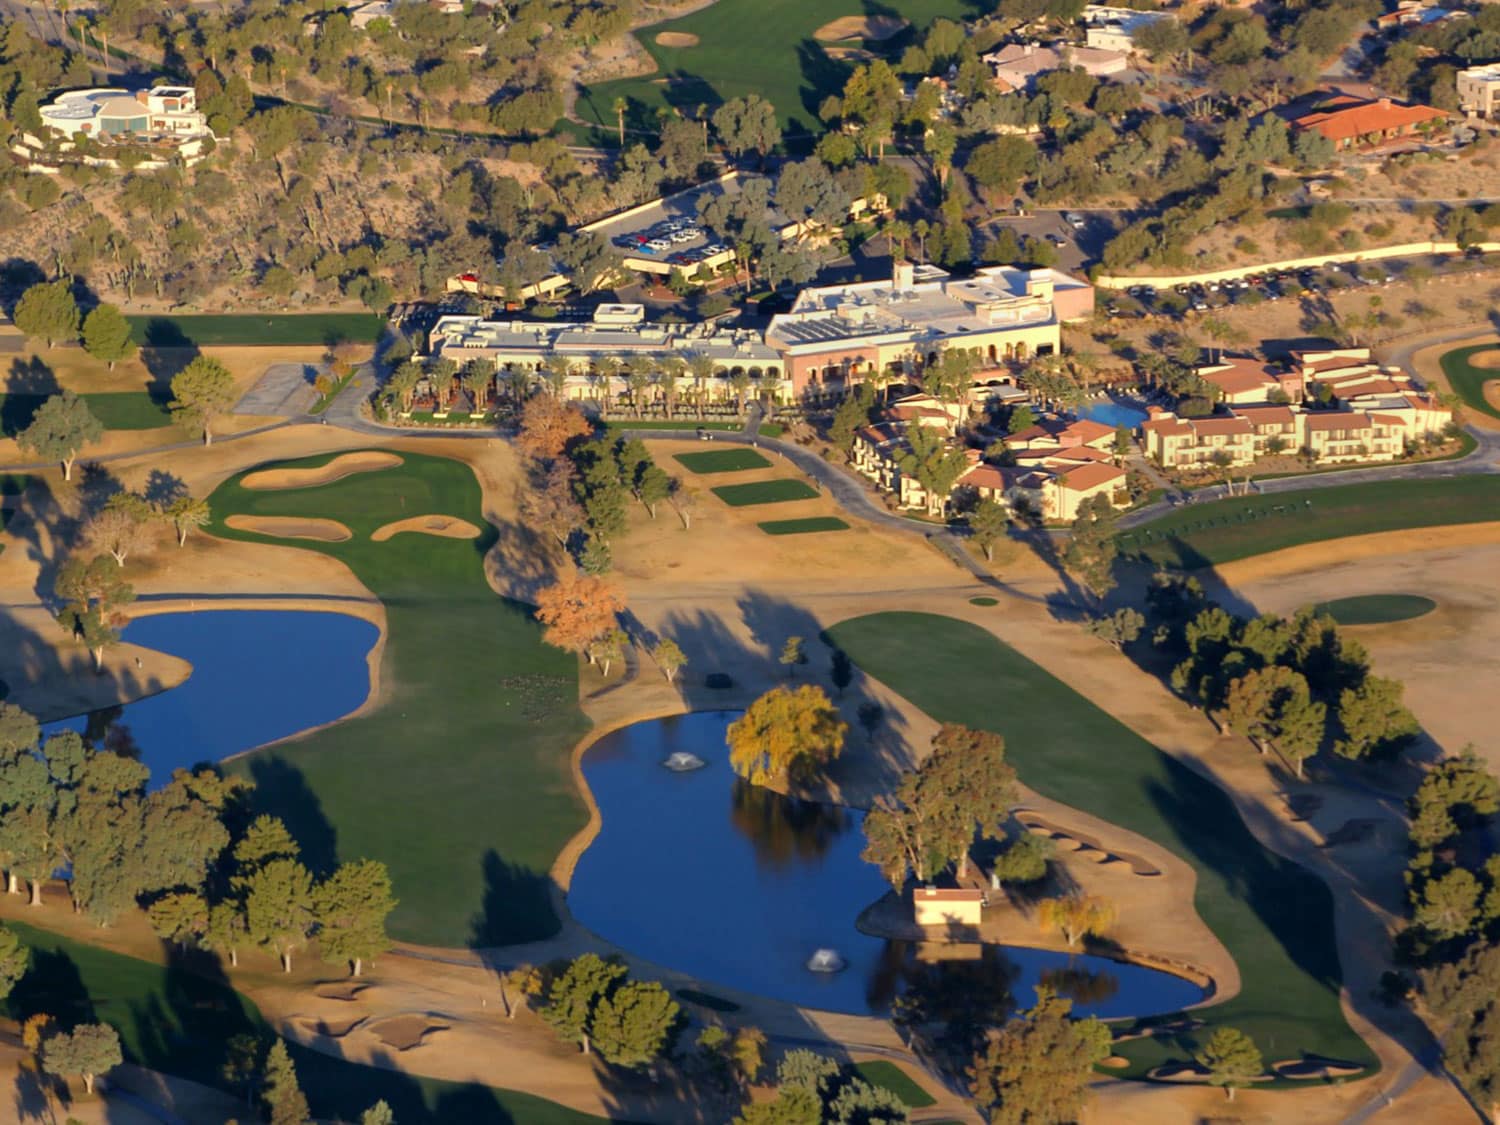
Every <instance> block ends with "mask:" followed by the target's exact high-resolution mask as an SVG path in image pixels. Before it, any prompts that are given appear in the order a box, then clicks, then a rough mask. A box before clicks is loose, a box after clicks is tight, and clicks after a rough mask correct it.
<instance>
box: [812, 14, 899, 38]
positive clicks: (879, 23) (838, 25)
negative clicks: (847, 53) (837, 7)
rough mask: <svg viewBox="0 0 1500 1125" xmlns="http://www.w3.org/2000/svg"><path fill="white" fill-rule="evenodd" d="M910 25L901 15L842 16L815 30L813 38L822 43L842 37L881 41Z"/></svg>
mask: <svg viewBox="0 0 1500 1125" xmlns="http://www.w3.org/2000/svg"><path fill="white" fill-rule="evenodd" d="M909 26H910V25H909V24H908V23H907V22H906V21H905V20H904V19H902V18H901V17H900V16H840V17H839V18H838V19H836V20H830V21H829V22H828V23H825V24H824V25H823V26H822V27H820V28H818V30H817V31H815V32H813V38H814V39H816V40H818V41H819V42H821V43H837V42H838V41H839V40H840V39H869V40H871V41H872V42H876V43H879V42H882V41H883V40H886V39H889V38H890V37H891V36H893V35H895V34H896V33H897V32H899V31H901V30H903V29H904V28H906V27H909Z"/></svg>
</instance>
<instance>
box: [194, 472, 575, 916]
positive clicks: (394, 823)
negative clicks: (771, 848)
mask: <svg viewBox="0 0 1500 1125" xmlns="http://www.w3.org/2000/svg"><path fill="white" fill-rule="evenodd" d="M401 456H402V458H403V464H401V465H400V466H398V467H395V468H390V469H383V470H381V471H379V472H374V473H360V474H357V475H355V476H352V477H346V478H344V479H343V480H339V481H334V482H333V483H330V484H324V485H320V486H318V487H316V488H309V489H290V490H277V491H255V490H252V489H247V488H244V487H243V486H242V485H241V484H240V481H241V479H242V478H243V476H244V475H245V474H244V473H241V474H239V475H238V476H235V477H232V478H230V479H229V480H228V481H226V482H225V483H224V484H223V485H221V486H220V487H219V488H218V489H217V490H215V492H214V493H213V495H212V496H211V497H210V503H211V505H212V508H213V524H212V526H211V530H212V531H213V532H214V533H215V534H217V535H221V536H225V537H227V538H232V539H248V540H252V541H258V542H274V543H277V544H279V545H281V546H283V547H285V546H288V545H289V544H288V542H287V541H286V540H283V539H275V538H271V537H265V536H260V535H257V534H255V533H254V532H247V531H235V530H232V529H230V528H227V527H225V526H224V518H225V517H226V516H229V515H232V514H234V513H245V514H248V515H260V516H272V515H279V516H322V517H327V518H331V519H336V520H339V521H340V522H342V523H343V524H344V525H345V526H347V527H348V528H349V529H350V531H351V532H352V533H353V538H351V539H350V540H348V541H346V542H343V543H315V542H312V541H307V542H305V543H304V542H299V543H298V544H297V545H298V546H300V547H303V548H304V549H306V550H311V551H318V552H321V553H323V554H327V555H331V556H333V557H334V558H336V559H338V560H340V561H341V562H344V563H345V564H347V565H348V566H349V568H350V569H351V570H352V571H353V572H354V573H355V575H356V576H357V577H358V578H359V579H360V581H362V582H363V583H364V584H365V585H366V586H368V587H369V588H370V589H371V590H372V591H374V593H375V594H376V596H377V597H379V598H380V600H381V601H382V602H383V603H384V604H385V609H386V620H387V626H388V632H387V637H386V646H385V652H384V656H383V658H382V660H381V666H380V682H381V688H382V693H383V695H382V698H381V700H380V701H379V702H378V703H377V705H376V707H375V709H374V710H373V711H372V712H371V713H369V714H366V715H362V716H360V717H357V718H353V719H349V720H346V721H344V722H342V723H337V724H335V725H333V726H331V727H328V728H326V729H324V730H321V731H318V732H316V733H313V734H311V735H309V736H308V737H306V738H303V739H301V740H298V741H295V742H291V743H288V744H286V745H283V746H278V747H275V748H272V749H267V750H262V751H257V752H255V753H252V754H250V755H247V756H246V757H244V758H241V759H238V760H236V761H235V762H234V763H233V765H232V768H233V769H234V770H235V771H236V772H239V773H243V774H246V775H248V776H250V777H252V778H254V779H255V780H256V783H257V788H256V799H257V801H258V803H259V804H260V805H261V806H262V807H263V808H264V809H265V810H266V811H268V812H272V813H275V814H277V815H280V816H282V817H284V818H286V819H287V821H288V823H289V825H290V826H291V828H292V830H293V833H294V835H296V836H297V838H298V840H299V841H300V842H301V843H302V846H303V849H304V852H305V853H306V855H307V858H308V859H309V860H310V861H311V863H312V864H313V865H314V866H318V867H326V866H328V865H330V864H331V863H333V862H334V861H335V859H338V860H348V859H356V858H359V857H361V856H369V857H372V858H375V859H380V860H383V861H384V862H385V863H386V864H387V865H388V866H389V868H390V871H391V877H392V880H393V881H394V883H395V889H396V895H397V897H398V898H399V899H400V900H401V903H400V906H398V907H397V909H396V912H395V913H394V914H393V915H392V916H391V932H392V934H393V935H394V936H396V937H398V938H400V939H402V940H405V941H414V942H421V943H424V944H431V945H446V946H457V945H465V944H474V945H480V946H491V945H501V944H506V943H510V942H519V941H531V940H536V939H539V938H543V937H547V936H549V935H550V934H552V933H554V932H555V931H556V929H557V918H556V916H555V915H554V913H553V910H552V906H551V900H550V892H551V882H550V880H549V879H548V877H547V871H548V869H549V868H550V866H551V864H552V861H553V859H554V858H555V857H556V856H557V853H558V851H559V850H560V849H561V848H562V846H563V844H564V843H565V842H566V841H567V840H568V839H569V838H570V837H571V836H572V835H573V834H574V833H575V832H577V831H578V830H579V829H580V828H582V827H583V825H584V823H585V822H586V820H587V817H586V815H585V811H584V806H583V802H582V801H581V799H580V797H579V795H578V793H577V791H576V789H575V787H574V784H573V780H572V776H571V774H570V772H569V765H568V759H569V754H570V752H571V749H572V747H573V745H574V743H575V742H576V741H577V739H578V738H579V737H580V736H581V735H582V734H583V732H584V731H585V730H586V729H587V727H588V723H587V720H586V719H585V718H584V716H583V715H582V713H581V712H580V711H579V710H578V706H577V697H578V686H577V682H578V681H577V662H576V661H575V660H574V658H573V657H571V656H569V655H567V654H565V653H563V652H561V651H558V650H556V649H553V648H549V647H548V646H546V645H544V644H543V643H542V641H541V633H540V630H539V628H538V627H537V625H536V623H535V622H534V621H533V619H532V617H531V613H530V610H529V608H528V607H527V606H524V605H521V604H520V603H517V602H512V601H507V600H505V599H503V598H500V597H498V596H496V594H495V593H494V591H493V590H491V589H490V587H489V584H488V583H487V582H486V581H485V578H484V565H483V557H484V553H485V552H486V551H487V550H489V548H490V547H491V546H492V545H493V544H494V543H495V541H496V538H497V534H496V531H495V529H494V528H492V527H491V526H490V525H489V524H487V523H486V522H485V519H484V516H483V514H482V513H483V508H482V503H481V501H482V497H481V493H480V488H479V484H478V482H477V481H476V480H475V478H474V474H473V472H472V471H471V470H470V469H469V468H468V467H467V466H465V465H463V464H461V463H460V462H458V461H452V460H449V459H447V458H442V457H430V456H424V455H419V454H414V453H408V452H404V451H403V453H402V454H401ZM329 459H330V457H329V456H324V457H315V458H307V459H304V460H301V461H289V462H280V463H278V465H280V466H298V467H314V466H316V465H321V464H324V463H326V462H327V461H328V460H329ZM265 467H266V466H263V465H262V466H256V468H265ZM248 471H254V470H253V469H252V470H247V472H248ZM426 513H442V514H444V515H450V516H457V517H460V518H463V519H467V520H469V521H470V522H472V523H474V524H475V525H476V526H478V527H481V528H483V529H484V535H483V536H482V537H481V538H480V539H478V540H459V539H442V538H439V537H437V536H431V535H397V536H395V537H394V538H392V539H389V540H386V541H385V542H383V543H374V542H371V541H370V533H371V532H373V531H374V530H375V529H376V528H378V527H380V526H381V525H383V524H385V523H389V522H391V521H392V520H398V519H402V518H404V517H407V516H414V515H422V514H426ZM512 549H513V550H514V551H515V553H516V557H515V559H514V560H513V562H514V564H515V565H521V566H529V565H532V562H533V560H531V559H530V558H529V556H527V555H525V554H524V551H525V548H524V547H523V546H516V547H514V548H512ZM511 563H512V560H510V559H509V558H508V557H507V558H502V561H501V563H500V565H502V566H505V565H510V564H511Z"/></svg>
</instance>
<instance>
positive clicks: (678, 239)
mask: <svg viewBox="0 0 1500 1125" xmlns="http://www.w3.org/2000/svg"><path fill="white" fill-rule="evenodd" d="M610 242H611V243H613V244H614V246H615V247H616V248H617V249H620V250H623V251H625V252H626V253H627V254H630V255H633V256H640V257H643V258H655V259H659V260H660V261H664V262H666V263H667V264H668V265H669V266H676V267H677V268H679V269H683V270H687V269H691V268H693V267H696V266H697V265H698V264H699V263H701V262H705V261H707V260H709V259H710V258H713V257H715V256H717V255H720V254H723V253H724V252H725V251H726V250H728V249H729V247H728V246H726V245H724V243H722V242H720V241H718V239H717V238H716V237H715V236H714V234H713V233H712V232H711V231H709V230H706V229H705V228H704V227H703V226H702V224H701V223H699V222H698V221H697V220H696V219H690V218H687V217H686V216H679V217H677V218H672V219H663V220H661V221H660V222H657V223H653V224H652V225H651V226H649V227H646V228H644V229H643V230H635V231H630V232H628V233H626V234H617V235H615V236H614V237H613V238H611V239H610Z"/></svg>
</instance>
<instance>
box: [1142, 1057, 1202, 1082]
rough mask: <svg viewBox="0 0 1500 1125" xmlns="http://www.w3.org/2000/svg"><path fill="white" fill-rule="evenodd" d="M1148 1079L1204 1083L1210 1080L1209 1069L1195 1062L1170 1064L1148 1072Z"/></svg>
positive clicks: (1163, 1064)
mask: <svg viewBox="0 0 1500 1125" xmlns="http://www.w3.org/2000/svg"><path fill="white" fill-rule="evenodd" d="M1146 1077H1147V1078H1152V1079H1155V1080H1156V1081H1157V1082H1204V1081H1207V1080H1208V1069H1207V1068H1206V1067H1201V1066H1199V1065H1198V1064H1197V1063H1195V1062H1169V1063H1162V1065H1161V1066H1158V1067H1153V1068H1152V1069H1151V1070H1148V1071H1147V1072H1146Z"/></svg>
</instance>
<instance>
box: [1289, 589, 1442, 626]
mask: <svg viewBox="0 0 1500 1125" xmlns="http://www.w3.org/2000/svg"><path fill="white" fill-rule="evenodd" d="M1313 608H1314V609H1316V610H1317V611H1318V612H1319V613H1326V614H1328V616H1329V617H1332V618H1333V619H1334V620H1335V621H1337V622H1338V623H1339V624H1340V625H1389V624H1390V623H1392V622H1394V621H1410V620H1411V619H1412V618H1414V617H1422V616H1425V615H1426V614H1429V613H1431V612H1432V611H1433V610H1435V609H1437V602H1435V601H1433V600H1432V599H1431V598H1424V597H1422V596H1421V595H1420V594H1361V595H1359V596H1357V597H1352V598H1335V599H1334V600H1333V601H1331V602H1319V603H1318V604H1317V605H1316V606H1314V607H1313Z"/></svg>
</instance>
